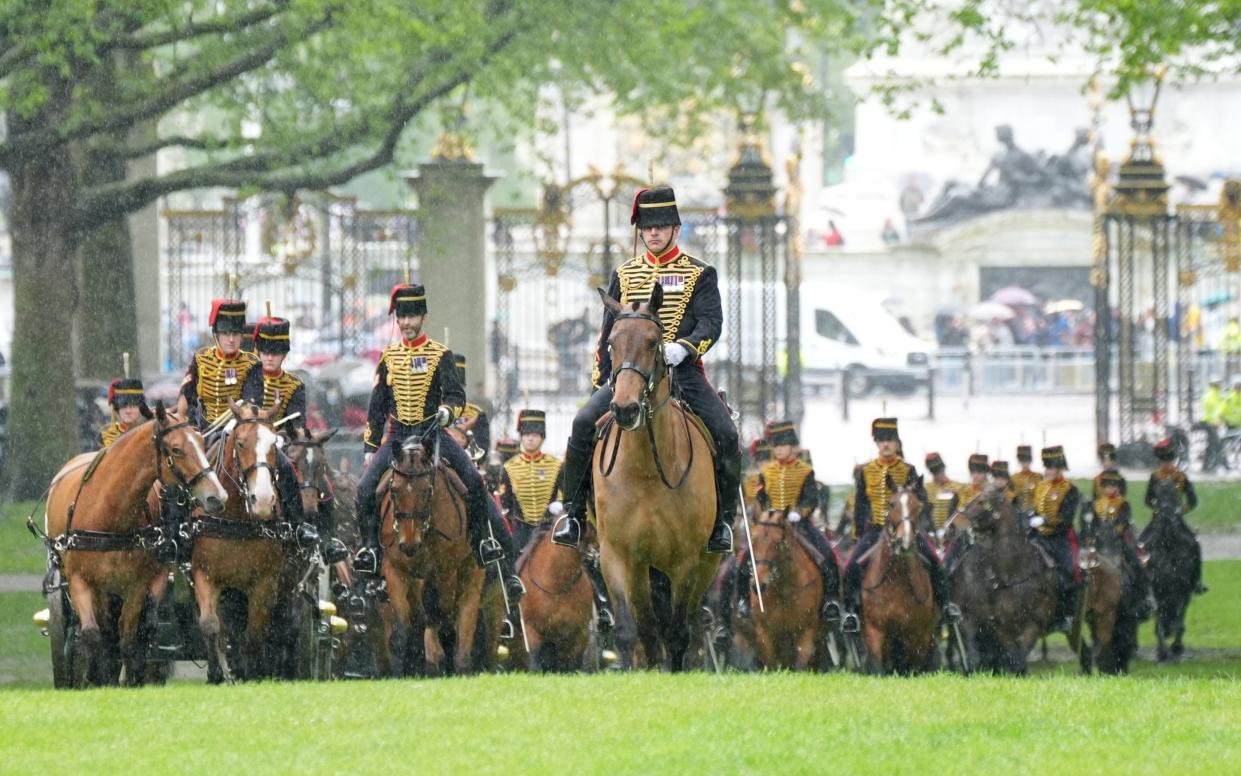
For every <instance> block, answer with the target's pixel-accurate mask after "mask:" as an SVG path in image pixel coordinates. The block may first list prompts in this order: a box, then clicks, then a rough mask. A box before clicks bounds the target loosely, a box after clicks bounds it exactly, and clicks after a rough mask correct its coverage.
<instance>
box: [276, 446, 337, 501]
mask: <svg viewBox="0 0 1241 776" xmlns="http://www.w3.org/2000/svg"><path fill="white" fill-rule="evenodd" d="M286 447H305V448H314V449H316V450H318V451H319V452H320V454H322V453H323V443H322V442H316V441H314V440H313V439H293V440H290V441H289V443H288V444H287V445H286ZM326 460H327V459H324V462H325V464H324V466H323V470H322V474H323V479H322V481H319V482H317V481H316V473H315V470H314V467H313V466H307V467H305V468H306V472H307V473H306V475H305V479H302V480H299V481H298V483H297V489H298V490H299V491H303V490H313V491H315V494H316V495H317V496H318V497H319V503H320V504H327V503H328V502H330V501H332V500H333V499H334V498H335V494H334V493H333V492H332V481H331V480H330V479H328V476H327V465H326ZM294 468H295V469H296V471H297V472H298V473H299V474H300V473H301V469H302V467H300V466H295V467H294Z"/></svg>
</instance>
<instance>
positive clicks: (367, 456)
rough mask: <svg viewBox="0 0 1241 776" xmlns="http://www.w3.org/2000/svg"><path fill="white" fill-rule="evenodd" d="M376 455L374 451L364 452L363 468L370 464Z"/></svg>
mask: <svg viewBox="0 0 1241 776" xmlns="http://www.w3.org/2000/svg"><path fill="white" fill-rule="evenodd" d="M374 457H375V454H374V453H363V454H362V468H363V469H365V468H366V467H368V466H370V465H371V459H372V458H374Z"/></svg>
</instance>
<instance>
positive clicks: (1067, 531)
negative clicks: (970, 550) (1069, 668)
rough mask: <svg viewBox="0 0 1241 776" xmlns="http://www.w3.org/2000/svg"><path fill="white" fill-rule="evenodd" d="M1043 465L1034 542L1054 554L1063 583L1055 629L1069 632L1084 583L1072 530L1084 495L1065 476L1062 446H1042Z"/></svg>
mask: <svg viewBox="0 0 1241 776" xmlns="http://www.w3.org/2000/svg"><path fill="white" fill-rule="evenodd" d="M1043 467H1044V468H1045V470H1046V473H1045V475H1044V477H1043V480H1042V481H1041V482H1039V483H1038V485H1037V486H1036V487H1035V489H1034V515H1035V516H1034V517H1033V518H1032V519H1031V520H1030V527H1031V528H1033V529H1034V542H1035V544H1037V545H1039V546H1040V547H1042V548H1043V550H1044V551H1046V552H1047V554H1048V555H1049V556H1051V559H1052V562H1053V563H1054V564H1055V566H1056V571H1057V579H1058V580H1059V583H1060V585H1059V593H1060V601H1059V607H1058V610H1057V613H1056V616H1055V621H1056V622H1055V625H1053V626H1052V630H1063V631H1064V632H1066V633H1067V632H1069V630H1070V629H1071V628H1072V626H1073V613H1074V611H1075V605H1076V602H1077V592H1078V586H1079V584H1080V582H1081V571H1080V570H1079V568H1078V565H1077V535H1076V534H1075V533H1074V532H1073V517H1074V516H1075V515H1076V514H1077V508H1078V504H1079V503H1080V502H1081V494H1080V493H1079V492H1078V490H1077V486H1076V485H1074V484H1073V483H1072V482H1069V481H1068V480H1067V479H1065V477H1064V472H1065V470H1066V469H1068V468H1069V465H1068V462H1067V461H1066V460H1065V457H1064V448H1063V447H1061V446H1059V445H1056V446H1055V447H1045V448H1043Z"/></svg>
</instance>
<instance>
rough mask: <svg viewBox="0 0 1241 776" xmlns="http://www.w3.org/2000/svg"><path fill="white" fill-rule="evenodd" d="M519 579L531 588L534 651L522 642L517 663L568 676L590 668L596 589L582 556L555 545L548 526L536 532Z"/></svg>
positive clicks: (529, 632) (529, 626)
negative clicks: (586, 665) (587, 574)
mask: <svg viewBox="0 0 1241 776" xmlns="http://www.w3.org/2000/svg"><path fill="white" fill-rule="evenodd" d="M588 525H589V524H588ZM588 530H589V529H588ZM518 575H519V576H520V577H521V581H522V583H523V584H525V586H526V594H525V596H523V597H522V619H523V621H524V624H525V629H526V641H527V642H528V643H529V649H528V650H527V649H526V645H525V643H523V641H522V640H521V639H516V644H515V645H514V646H513V648H512V658H511V660H512V663H513V665H515V666H523V664H524V667H525V668H527V669H528V670H530V671H562V672H570V671H576V670H579V669H581V668H583V667H585V663H586V655H587V652H588V650H589V649H590V645H591V633H590V622H591V618H592V616H593V612H594V608H593V607H594V590H593V588H591V586H590V580H588V579H587V578H586V574H585V572H584V571H583V570H582V558H581V556H579V555H578V553H577V551H575V550H573V549H566V548H564V547H558V546H557V545H555V544H553V543H552V540H551V526H550V525H549V524H544V525H541V526H539V527H538V528H536V529H535V532H534V534H533V535H532V536H531V538H530V542H529V543H528V545H527V547H526V550H525V551H524V552H523V553H522V556H521V558H520V559H519V560H518Z"/></svg>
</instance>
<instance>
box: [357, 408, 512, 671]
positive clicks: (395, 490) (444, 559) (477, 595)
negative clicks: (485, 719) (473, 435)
mask: <svg viewBox="0 0 1241 776" xmlns="http://www.w3.org/2000/svg"><path fill="white" fill-rule="evenodd" d="M435 433H436V432H434V431H433V432H432V435H433V436H432V441H430V442H429V444H432V445H434V444H435V441H434V440H435V439H436V438H437V437H435V436H434V434H435ZM427 444H428V443H427V442H425V441H424V440H422V439H420V438H417V437H410V439H409V440H407V441H406V442H405V443H404V444H402V445H399V446H396V447H394V448H393V451H392V465H391V467H390V471H389V472H388V473H387V474H386V475H385V476H384V479H382V480H380V483H379V488H380V490H381V494H380V499H379V514H380V534H379V538H380V543H381V544H382V545H383V548H384V553H383V555H384V560H383V578H384V581H385V582H386V583H387V589H388V596H389V599H390V602H391V617H388V618H385V623H384V630H385V637H386V638H385V642H386V643H385V646H386V648H387V649H386V652H387V654H386V655H385V657H384V659H383V661H382V662H384V663H385V665H386V667H387V669H388V672H389V673H390V674H391V675H393V676H402V675H405V674H409V673H415V674H422V673H431V674H447V673H456V674H464V673H470V672H472V671H474V670H476V669H477V667H478V664H477V653H476V652H475V650H474V647H475V633H476V630H477V627H478V623H479V615H480V611H481V607H482V593H483V582H484V579H485V572H484V571H483V569H482V568H480V567H479V566H478V564H477V563H476V562H475V560H474V553H473V552H472V551H471V549H470V546H469V539H468V537H467V528H466V514H465V500H464V491H465V487H464V485H463V484H462V483H461V481H460V479H459V478H458V477H457V475H456V473H455V472H453V471H452V469H451V468H449V467H448V466H446V465H444V464H437V463H436V462H435V460H434V456H433V454H432V453H431V452H430V451H428V449H427ZM489 652H490V653H491V654H494V652H495V650H494V649H491V650H489ZM445 658H448V660H447V661H446V660H445Z"/></svg>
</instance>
